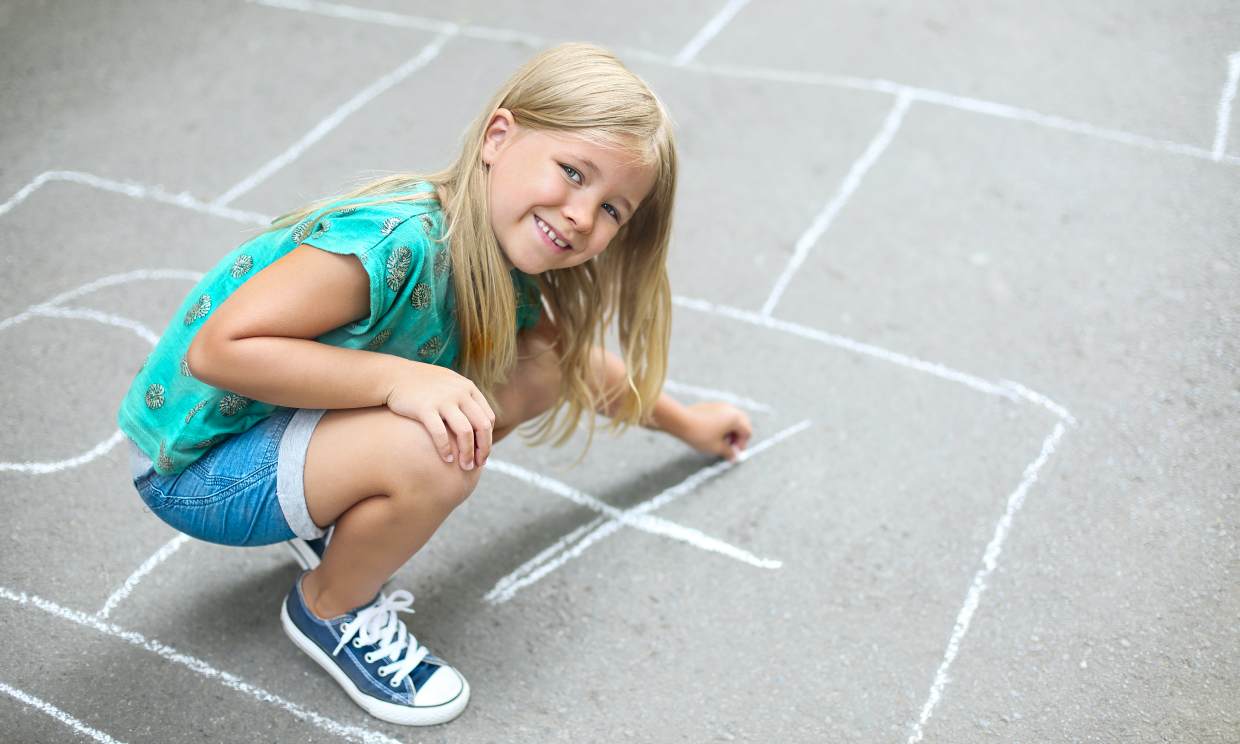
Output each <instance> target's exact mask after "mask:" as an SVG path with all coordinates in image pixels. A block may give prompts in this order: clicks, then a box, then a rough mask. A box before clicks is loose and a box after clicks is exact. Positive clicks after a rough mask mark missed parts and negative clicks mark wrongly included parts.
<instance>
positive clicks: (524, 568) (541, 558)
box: [483, 517, 607, 604]
mask: <svg viewBox="0 0 1240 744" xmlns="http://www.w3.org/2000/svg"><path fill="white" fill-rule="evenodd" d="M606 521H607V518H606V517H595V518H594V519H591V520H590V521H589V522H586V523H585V524H583V525H581V526H580V527H578V528H577V529H575V530H573V531H572V532H570V533H568V534H567V535H565V536H564V537H561V538H560V539H559V540H556V541H555V542H553V543H551V544H550V545H548V546H547V547H546V548H544V549H543V550H542V551H540V552H539V553H538V555H536V556H534V557H533V558H531V559H529V560H528V561H526V562H525V563H522V564H521V565H520V566H517V568H516V570H514V571H513V572H512V573H510V574H508V575H507V576H505V577H504V578H502V579H500V580H499V581H497V582H496V583H495V586H494V587H492V588H491V591H489V592H487V594H486V596H484V597H483V599H484V600H486V601H487V602H491V603H492V604H494V603H495V598H496V597H498V596H500V595H501V594H503V593H504V591H505V590H507V589H508V587H509V586H511V585H512V584H514V583H516V582H517V581H518V580H520V579H521V578H522V577H523V576H525V575H526V574H529V573H530V572H532V571H533V570H534V569H536V568H538V566H540V565H541V564H543V563H544V562H546V561H547V560H549V559H551V558H552V557H554V556H555V555H556V554H557V553H559V552H560V551H561V550H564V549H566V548H567V547H568V546H570V545H572V544H573V543H574V542H576V541H577V540H579V539H580V538H581V537H583V536H584V535H585V534H586V533H588V532H591V531H593V530H594V528H595V527H598V526H599V525H600V524H602V523H603V522H606Z"/></svg>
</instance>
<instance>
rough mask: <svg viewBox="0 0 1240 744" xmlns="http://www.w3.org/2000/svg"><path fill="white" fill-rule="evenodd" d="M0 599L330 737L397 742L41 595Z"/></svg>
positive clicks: (9, 593)
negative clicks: (132, 649) (115, 642)
mask: <svg viewBox="0 0 1240 744" xmlns="http://www.w3.org/2000/svg"><path fill="white" fill-rule="evenodd" d="M0 599H7V600H10V601H12V602H15V603H17V604H18V605H20V606H22V607H28V608H34V609H38V610H41V611H43V612H46V613H47V614H49V615H53V616H55V617H59V618H61V619H63V620H68V621H69V622H71V623H76V624H77V625H80V626H82V627H84V628H90V629H92V630H95V631H97V632H99V633H102V634H104V635H106V636H110V637H112V638H118V639H120V640H122V641H125V642H126V643H129V644H131V645H134V646H137V647H138V648H142V649H145V650H147V651H150V652H151V653H154V654H158V655H159V656H161V657H163V658H164V659H166V660H168V661H170V662H172V663H174V664H179V665H180V666H183V667H185V668H186V669H189V670H190V671H192V672H194V673H195V674H198V675H200V676H203V677H206V678H207V679H213V680H216V681H218V682H220V683H221V684H223V685H224V686H225V687H229V688H231V689H233V690H236V691H238V692H241V693H244V694H246V695H249V696H250V697H252V698H254V699H255V700H259V701H261V702H264V703H270V704H272V705H274V706H276V707H277V708H280V709H281V710H284V711H285V712H287V713H289V714H291V715H293V716H294V717H295V718H297V719H299V720H302V721H305V722H306V723H309V724H311V725H313V726H316V727H318V728H320V729H323V730H324V731H326V732H327V733H328V734H330V735H332V736H337V737H341V738H344V739H348V740H349V741H356V742H363V744H371V743H374V744H400V743H399V742H398V741H397V740H396V739H392V738H389V737H387V736H384V735H383V734H381V733H379V732H377V731H371V730H369V729H364V728H361V727H359V726H349V725H346V724H343V723H338V722H336V721H333V720H332V719H330V718H328V717H326V716H323V715H320V714H319V713H315V712H314V711H312V710H307V709H305V708H303V707H302V706H300V705H298V704H296V703H293V702H289V701H288V700H285V699H284V698H282V697H280V696H279V695H275V694H273V693H270V692H268V691H266V690H264V689H263V688H261V687H256V686H254V685H252V684H250V683H248V682H246V681H245V680H243V679H241V678H240V677H238V676H237V675H235V674H231V673H229V672H225V671H221V670H219V669H216V668H215V667H213V666H211V665H210V664H208V663H207V662H205V661H203V660H202V659H199V658H197V657H194V656H190V655H188V654H183V653H181V652H180V651H178V650H176V649H175V648H173V647H171V646H168V645H166V644H164V643H160V642H159V641H156V640H154V639H148V638H146V637H145V636H143V635H142V634H141V633H136V632H134V631H132V630H125V629H123V628H120V627H118V626H116V625H113V624H112V623H108V622H104V621H103V620H100V619H99V618H97V617H95V616H93V615H88V614H86V613H84V612H79V611H77V610H71V609H69V608H67V607H62V606H60V605H58V604H56V603H55V602H52V601H50V600H47V599H43V598H42V597H39V596H36V595H33V594H26V593H25V592H19V591H14V590H12V589H9V588H7V587H3V586H0Z"/></svg>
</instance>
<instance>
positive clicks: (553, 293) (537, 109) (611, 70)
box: [271, 43, 677, 456]
mask: <svg viewBox="0 0 1240 744" xmlns="http://www.w3.org/2000/svg"><path fill="white" fill-rule="evenodd" d="M500 108H504V109H507V110H508V111H510V112H511V113H512V116H513V118H514V119H515V120H516V122H517V124H518V125H519V126H522V127H528V128H531V129H536V130H543V131H547V132H554V133H561V134H570V135H573V136H577V137H581V138H584V139H587V140H589V141H591V142H593V143H596V144H599V145H602V146H607V147H614V148H617V149H620V150H623V151H626V152H629V153H632V154H633V156H634V157H635V158H636V159H637V160H638V162H640V163H642V164H646V165H650V166H651V167H653V168H654V170H655V173H656V178H655V183H654V187H653V189H652V190H651V193H650V194H649V195H648V196H647V197H646V199H645V201H643V203H642V204H641V206H640V207H639V208H638V210H637V211H636V212H635V213H634V214H633V216H632V217H631V218H630V219H629V221H628V222H626V223H625V224H624V225H623V226H622V227H621V228H620V230H619V232H618V233H617V234H616V236H615V237H614V238H613V239H612V242H611V244H610V246H609V247H608V249H607V250H606V251H604V252H603V253H602V254H600V255H599V256H596V257H595V258H593V259H591V260H589V261H586V262H585V263H582V264H580V265H578V266H574V267H571V268H567V269H556V270H551V271H547V272H544V273H543V274H541V275H539V277H538V282H539V286H540V288H541V290H542V294H543V298H544V300H545V301H546V304H547V305H548V307H549V309H550V312H551V315H552V317H553V319H554V321H555V326H556V331H557V333H558V339H557V343H556V349H557V353H558V356H559V365H560V371H561V383H560V391H559V396H558V399H557V401H556V403H555V405H554V406H553V407H552V409H551V410H550V411H548V412H547V414H546V415H545V416H544V417H543V418H542V420H541V422H540V423H539V424H538V426H537V428H536V430H535V431H534V432H533V433H532V435H531V438H533V439H535V440H536V441H538V442H542V441H546V440H547V439H549V438H551V437H552V436H553V435H554V432H555V430H556V429H557V428H559V429H560V435H559V437H558V438H557V439H556V442H555V444H556V445H561V444H563V443H564V442H566V441H568V439H569V438H570V437H571V436H572V433H573V431H574V430H575V429H576V428H577V426H578V424H579V423H580V421H581V417H582V415H583V414H584V413H587V412H589V413H590V414H591V416H590V419H589V424H590V427H589V432H590V437H589V439H587V442H586V448H587V449H588V447H589V443H590V441H592V439H593V434H594V425H595V420H594V416H593V413H594V412H595V411H596V410H599V409H600V408H601V407H604V406H609V407H612V417H611V418H612V422H611V424H610V427H609V428H611V429H612V430H617V429H619V430H623V429H624V428H627V427H628V426H630V425H633V424H641V423H647V422H649V419H650V414H651V413H652V411H653V409H654V403H655V401H656V400H657V398H658V396H659V392H660V391H661V390H662V388H663V383H664V380H665V378H666V376H667V356H668V342H669V337H670V335H671V288H670V285H669V283H668V278H667V251H668V243H669V242H670V239H671V229H672V204H673V200H674V197H675V192H676V177H677V157H676V146H675V140H674V138H673V135H672V124H671V119H670V117H669V116H668V114H667V111H666V110H665V109H664V107H663V104H662V103H661V102H660V101H659V99H658V97H656V96H655V94H654V93H653V92H652V91H651V90H650V88H649V86H647V85H646V83H645V82H644V81H642V80H641V78H639V77H637V76H636V75H635V74H633V73H632V72H630V71H629V70H628V69H627V68H625V67H624V65H623V64H622V63H621V62H620V60H618V59H617V58H616V57H615V56H614V55H612V54H611V53H610V52H608V51H607V50H605V49H602V48H600V47H597V46H593V45H590V44H576V43H574V44H561V45H559V46H556V47H553V48H551V49H548V50H546V51H543V52H542V53H540V54H538V55H536V56H535V57H534V58H533V59H531V60H530V61H529V62H527V63H526V64H525V65H524V66H522V67H521V69H519V70H518V71H517V72H516V73H515V74H514V75H513V76H512V77H511V78H509V80H508V81H507V82H506V83H505V84H504V85H503V87H502V88H500V90H499V92H498V93H496V94H495V96H494V97H493V98H492V99H491V101H490V103H488V104H487V107H486V109H485V110H484V111H483V112H482V115H480V116H479V117H478V118H477V119H475V120H474V122H473V123H472V124H471V125H470V127H469V129H468V130H467V131H466V133H465V136H464V141H463V143H462V147H461V152H460V155H459V156H458V157H457V159H456V161H455V162H454V163H452V164H451V165H449V166H448V167H447V168H446V169H444V170H442V171H438V172H435V173H429V174H417V173H400V174H395V175H391V176H386V177H383V178H379V179H376V180H372V181H369V182H367V183H364V184H362V185H361V186H359V187H358V188H356V189H354V190H353V191H351V192H349V193H347V194H343V195H339V196H335V197H331V198H328V199H323V200H320V201H317V202H314V203H312V204H310V205H308V206H306V207H304V208H302V209H299V210H297V211H295V212H290V213H288V214H285V215H281V216H280V217H278V218H277V219H276V220H275V221H274V222H273V223H272V228H271V229H272V230H279V229H285V228H288V227H290V226H292V225H295V224H298V223H300V222H301V221H303V220H305V219H306V218H307V217H310V216H311V215H316V213H318V212H321V214H317V215H316V216H315V221H318V220H321V219H323V218H324V217H326V216H328V215H329V214H330V213H331V212H332V211H335V210H334V209H330V208H329V207H330V205H331V204H332V203H333V202H336V201H341V200H345V199H358V198H361V197H367V196H375V197H379V198H376V199H375V200H373V201H366V202H363V203H364V204H381V203H385V202H391V201H415V200H419V199H424V198H432V197H434V194H433V193H431V192H425V193H418V194H408V193H399V194H398V193H397V192H403V191H408V190H410V189H411V188H413V187H414V185H415V184H417V183H418V182H429V183H430V184H433V185H434V186H435V187H436V191H437V192H438V193H439V194H440V195H441V197H440V198H442V199H443V201H444V203H443V205H442V206H443V209H444V213H445V222H446V224H447V229H446V230H445V233H444V239H445V240H448V241H450V242H449V245H450V249H451V256H452V262H451V263H452V277H453V288H454V290H455V293H456V311H455V312H456V318H455V320H456V327H457V331H458V333H459V334H460V336H459V337H460V349H461V351H460V356H459V358H458V360H457V371H459V372H460V373H461V374H463V375H464V376H466V377H468V378H470V379H471V380H472V381H473V382H474V384H475V385H477V386H478V388H479V390H481V391H482V393H483V394H484V395H486V396H487V399H488V400H489V401H491V403H492V405H493V406H494V404H495V398H494V394H493V393H494V391H495V389H496V388H497V386H499V385H500V384H502V383H504V382H506V381H507V379H508V375H509V373H510V372H511V371H512V369H513V368H514V367H515V365H516V362H517V355H516V334H515V329H516V299H517V298H516V297H515V292H514V288H513V284H512V281H511V278H510V276H509V274H508V268H507V265H506V264H505V260H504V255H503V252H502V251H501V249H500V246H499V243H498V241H497V240H496V238H495V234H494V232H493V231H492V229H491V222H490V211H489V208H488V203H487V182H488V181H487V179H488V171H487V169H486V167H485V165H484V164H483V162H482V144H483V137H484V134H485V132H486V129H487V126H488V125H489V123H490V121H491V119H492V117H493V116H494V115H495V113H496V111H497V110H498V109H500ZM354 206H356V205H354ZM338 208H339V207H338ZM311 227H312V226H311ZM613 321H615V322H617V326H618V327H617V331H618V335H619V339H620V346H621V351H622V355H623V357H624V362H625V366H626V369H627V373H628V379H627V390H620V391H613V395H612V396H611V398H607V399H605V398H604V397H602V396H600V395H596V394H595V393H594V392H593V391H592V390H591V386H590V384H589V379H590V356H591V352H592V350H593V349H594V347H595V346H599V345H601V344H602V343H603V338H604V335H605V332H606V329H607V327H608V326H609V325H610V324H611V323H612V322H613ZM613 404H614V405H613ZM557 422H559V423H558V427H557ZM584 453H585V451H584V450H583V453H582V454H583V456H584Z"/></svg>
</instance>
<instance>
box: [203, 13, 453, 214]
mask: <svg viewBox="0 0 1240 744" xmlns="http://www.w3.org/2000/svg"><path fill="white" fill-rule="evenodd" d="M455 34H456V28H455V26H453V27H452V30H450V31H446V32H444V33H442V34H440V35H439V36H437V37H435V38H434V39H433V40H432V41H431V42H430V43H429V44H427V45H426V46H424V47H422V51H420V52H418V53H417V55H415V56H414V57H413V58H412V59H410V60H408V61H406V62H405V63H404V64H402V65H401V66H400V67H397V68H396V69H395V70H392V71H391V72H389V73H388V74H386V75H384V76H383V77H381V78H379V79H378V80H376V81H375V82H373V83H371V84H370V85H368V86H366V87H365V88H363V89H362V91H361V92H360V93H358V94H357V95H355V96H353V97H352V98H350V99H349V100H348V101H345V102H344V103H343V104H342V105H341V106H340V107H339V108H337V109H336V110H335V111H333V112H332V113H331V114H329V115H328V116H327V118H326V119H323V120H322V121H320V122H319V123H318V124H316V125H315V126H314V128H312V129H311V130H310V131H309V132H306V133H305V134H304V135H302V137H301V139H299V140H297V141H296V142H294V143H293V144H292V146H291V147H289V148H288V149H287V150H285V151H284V152H282V153H280V154H279V155H277V156H276V157H274V158H272V159H271V160H268V161H267V162H266V163H265V164H264V165H263V166H262V167H261V168H259V169H258V170H256V171H255V172H253V173H251V174H250V175H248V176H246V177H245V178H243V179H241V181H240V182H239V183H237V185H236V186H233V187H232V188H231V189H229V190H228V191H225V192H224V193H223V194H221V195H220V196H219V197H217V198H216V199H215V201H213V202H211V204H212V206H215V207H224V206H226V205H228V204H229V203H231V202H233V201H234V200H236V199H237V197H239V196H241V195H242V194H245V193H248V192H249V191H250V190H252V189H253V188H254V187H255V186H258V185H259V184H260V183H262V182H263V181H265V180H267V179H268V178H270V177H271V175H272V174H274V173H275V172H276V171H278V170H280V169H281V168H283V167H284V166H286V165H288V164H289V163H291V162H293V161H294V160H296V159H297V158H299V157H301V156H302V153H304V152H305V151H306V150H307V149H309V148H310V146H311V145H313V144H314V143H316V142H318V141H319V140H321V139H323V138H324V137H326V136H327V135H328V134H329V133H331V131H332V130H334V129H335V128H336V127H338V126H340V124H341V122H343V121H344V120H345V119H346V118H348V117H349V115H350V114H352V113H354V112H355V111H357V110H358V109H360V108H361V107H362V106H365V105H366V104H367V103H369V102H370V101H372V100H374V99H375V98H377V97H378V96H379V95H381V94H382V93H384V92H386V91H387V90H389V89H391V88H392V87H393V86H395V85H397V84H398V83H400V82H402V81H404V80H405V79H406V78H408V77H409V76H410V75H412V74H413V73H415V72H417V71H418V70H420V69H422V68H423V67H425V66H426V65H428V64H429V63H430V62H431V60H433V59H435V57H438V56H439V52H440V51H441V50H442V49H443V47H444V44H447V43H448V40H449V39H451V38H452V36H453V35H455Z"/></svg>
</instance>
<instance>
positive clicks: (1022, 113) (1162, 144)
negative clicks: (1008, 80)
mask: <svg viewBox="0 0 1240 744" xmlns="http://www.w3.org/2000/svg"><path fill="white" fill-rule="evenodd" d="M682 69H685V70H690V71H694V72H698V73H701V74H705V75H717V76H721V77H733V78H738V79H745V80H766V81H770V82H784V83H793V84H800V85H818V86H826V87H832V88H845V89H850V90H864V91H871V92H874V93H886V94H888V95H894V96H899V95H902V94H903V95H907V96H909V98H910V99H911V100H912V101H914V102H921V103H932V104H937V105H939V106H946V107H948V108H954V109H958V110H961V111H967V112H969V113H973V114H980V115H983V116H992V117H996V118H1000V119H1009V120H1012V121H1022V122H1025V123H1028V124H1034V125H1036V126H1040V127H1044V128H1047V129H1057V130H1060V131H1065V132H1072V133H1074V134H1080V135H1084V136H1086V137H1093V138H1095V139H1101V140H1107V141H1110V142H1116V143H1119V144H1122V145H1129V146H1132V147H1137V148H1140V149H1144V150H1158V151H1162V152H1169V153H1174V154H1177V155H1186V156H1189V157H1193V158H1198V159H1201V160H1213V161H1215V162H1223V163H1227V164H1230V165H1240V156H1235V155H1223V156H1222V157H1220V158H1215V157H1214V153H1213V152H1211V151H1210V150H1207V149H1205V148H1204V147H1198V146H1197V145H1186V144H1183V143H1180V142H1173V141H1171V140H1165V139H1159V138H1157V137H1149V136H1147V135H1143V134H1135V133H1133V132H1126V131H1124V130H1122V129H1114V128H1110V127H1101V126H1097V125H1095V124H1090V123H1089V122H1084V121H1078V120H1075V119H1069V118H1066V117H1063V116H1055V115H1052V114H1043V113H1041V112H1038V111H1034V110H1032V109H1027V108H1022V107H1020V106H1011V105H1008V104H1005V103H997V102H995V101H986V100H982V99H980V98H970V97H968V96H958V95H954V94H952V93H947V92H944V91H939V90H933V89H931V88H920V87H917V86H913V85H905V84H903V83H896V82H893V81H891V80H884V79H882V78H861V77H854V76H851V75H829V74H818V73H807V72H800V71H796V70H781V69H777V68H766V67H752V66H739V65H719V64H711V65H705V64H698V63H690V64H687V65H684V67H683V68H682Z"/></svg>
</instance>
